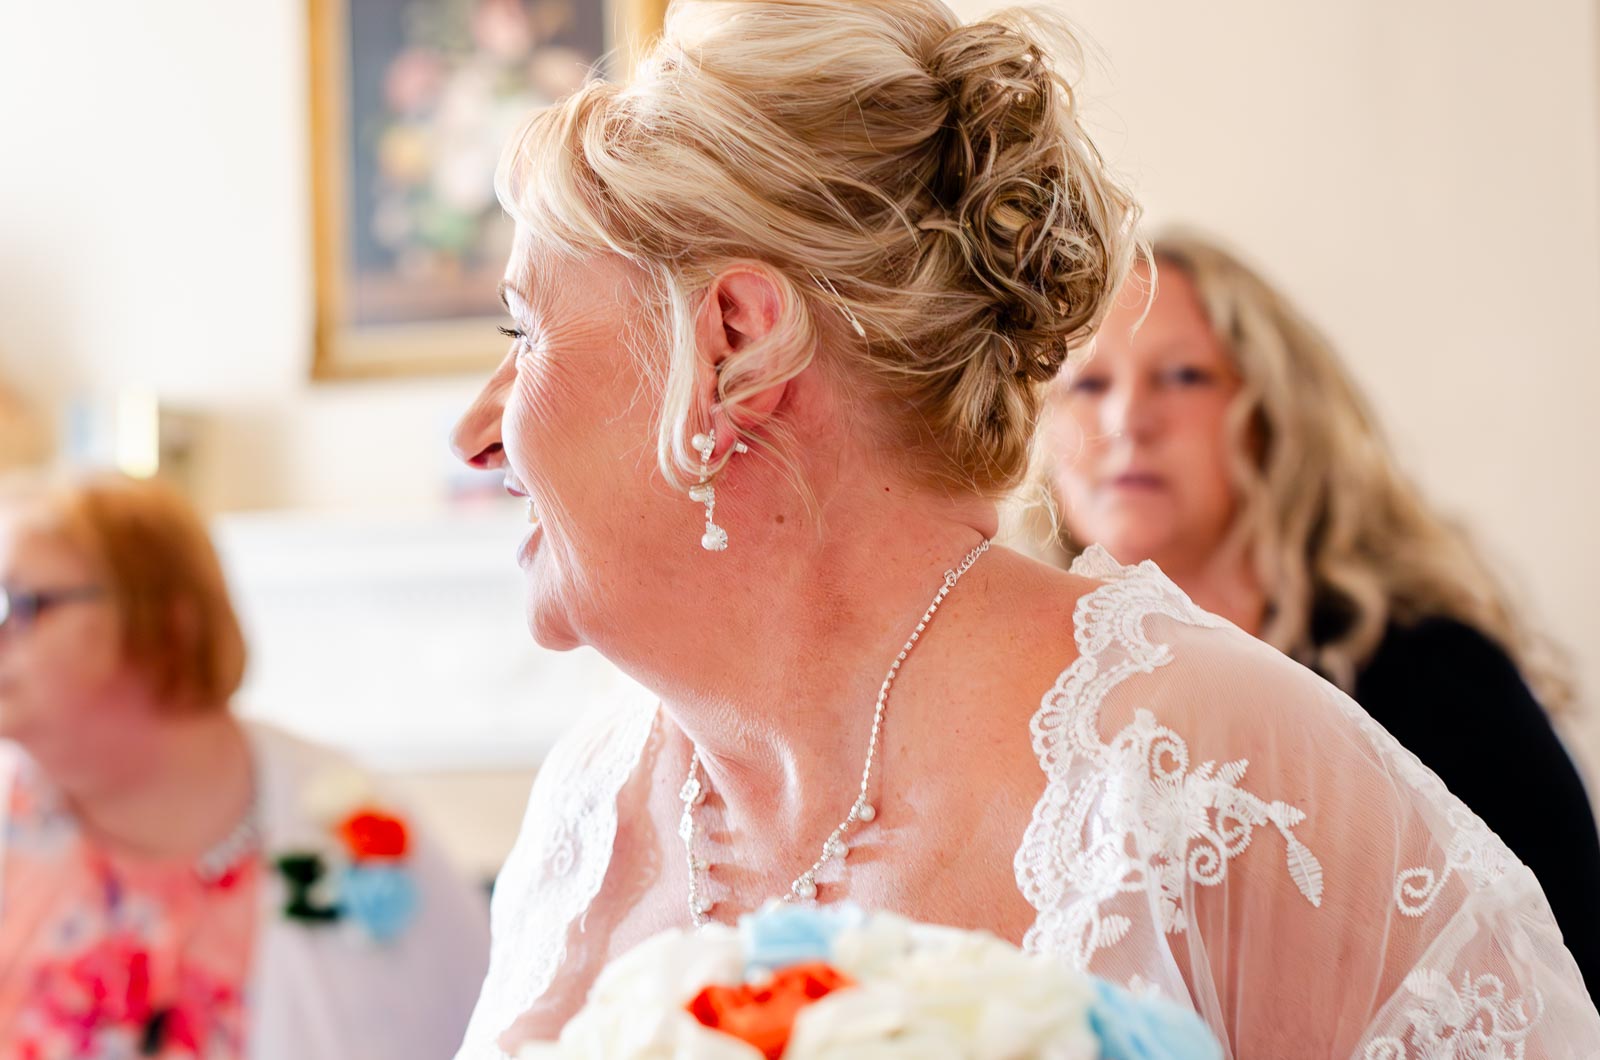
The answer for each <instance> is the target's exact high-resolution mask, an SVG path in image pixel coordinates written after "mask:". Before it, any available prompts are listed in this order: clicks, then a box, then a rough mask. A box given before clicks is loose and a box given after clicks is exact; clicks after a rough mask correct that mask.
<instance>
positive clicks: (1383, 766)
mask: <svg viewBox="0 0 1600 1060" xmlns="http://www.w3.org/2000/svg"><path fill="white" fill-rule="evenodd" d="M1075 569H1076V571H1077V572H1078V573H1080V574H1084V575H1086V576H1089V577H1094V578H1098V579H1102V580H1103V582H1104V584H1102V585H1101V586H1100V587H1099V588H1097V589H1096V590H1094V591H1092V592H1091V593H1089V594H1087V595H1086V596H1084V597H1083V598H1082V600H1080V602H1079V604H1078V608H1077V613H1076V616H1075V617H1076V621H1075V638H1076V641H1077V648H1078V651H1079V657H1078V659H1077V660H1076V661H1075V662H1074V663H1073V665H1072V666H1071V667H1070V668H1069V669H1068V670H1067V671H1066V672H1065V673H1063V674H1062V675H1061V676H1060V678H1059V679H1058V680H1057V681H1056V683H1055V686H1054V687H1053V688H1052V689H1051V690H1050V691H1049V692H1048V693H1047V694H1046V695H1045V697H1044V699H1043V702H1042V704H1041V706H1040V709H1039V711H1038V713H1037V714H1035V715H1034V718H1033V721H1032V736H1033V743H1034V748H1035V750H1036V752H1037V754H1038V757H1039V764H1040V768H1041V770H1042V789H1043V794H1042V796H1041V797H1040V799H1039V801H1038V803H1037V804H1036V805H1035V807H1034V810H1033V814H1032V817H1031V820H1030V821H1028V822H1026V829H1025V831H1024V832H1023V833H1022V834H1023V839H1022V843H1021V846H1020V847H1019V849H1018V850H1017V853H1016V861H1015V866H1016V876H1017V884H1018V887H1019V888H1020V889H1021V891H1022V894H1023V895H1024V896H1025V897H1026V898H1027V900H1028V901H1029V902H1030V903H1031V904H1032V905H1033V907H1034V908H1035V909H1036V910H1037V911H1038V916H1037V920H1036V921H1035V923H1034V925H1033V927H1032V928H1031V929H1030V930H1029V932H1028V933H1027V936H1026V939H1025V941H1024V944H1025V945H1026V946H1027V947H1029V948H1031V949H1034V950H1039V951H1043V952H1049V953H1054V954H1058V955H1059V956H1060V957H1061V958H1062V959H1063V960H1064V961H1066V962H1068V963H1070V964H1072V965H1073V966H1075V967H1079V968H1083V969H1086V970H1088V971H1091V972H1094V973H1095V974H1097V975H1101V976H1104V977H1106V978H1108V979H1111V980H1114V981H1116V982H1120V983H1125V984H1129V985H1132V986H1133V987H1134V988H1135V989H1142V990H1152V991H1160V992H1161V993H1163V994H1165V995H1167V996H1168V997H1171V998H1174V999H1178V1000H1185V1001H1187V1002H1188V1003H1190V1004H1192V1005H1193V1006H1194V1008H1195V1009H1196V1011H1198V1012H1199V1013H1200V1014H1201V1016H1202V1017H1204V1018H1205V1020H1206V1021H1207V1023H1208V1024H1210V1026H1211V1027H1212V1029H1213V1030H1214V1031H1215V1032H1216V1033H1217V1035H1218V1036H1219V1038H1221V1039H1222V1041H1223V1044H1224V1047H1225V1050H1226V1052H1227V1053H1228V1055H1230V1056H1233V1057H1283V1056H1351V1057H1359V1058H1362V1060H1399V1058H1413V1057H1414V1058H1429V1060H1432V1058H1441V1057H1507V1058H1518V1057H1561V1058H1566V1057H1600V1016H1597V1015H1596V1012H1595V1009H1594V1007H1593V1005H1592V1003H1591V1002H1590V1000H1589V998H1588V995H1587V994H1586V993H1585V991H1584V988H1583V985H1582V981H1581V978H1580V977H1579V973H1578V969H1577V966H1576V964H1575V963H1574V962H1573V960H1572V958H1571V957H1570V956H1569V955H1568V954H1567V952H1566V950H1565V948H1564V947H1563V946H1562V944H1561V939H1560V934H1559V932H1558V930H1557V928H1556V926H1555V922H1554V920H1553V918H1552V917H1551V914H1550V911H1549V907H1548V905H1547V904H1546V902H1545V900H1544V896H1543V894H1542V892H1541V891H1540V889H1539V886H1538V883H1537V881H1536V880H1535V879H1534V877H1533V875H1532V873H1531V872H1529V871H1528V870H1527V869H1526V868H1525V867H1524V866H1523V865H1521V864H1520V863H1519V862H1518V861H1517V860H1516V859H1515V858H1514V857H1513V856H1512V855H1511V853H1510V852H1509V851H1508V850H1507V849H1506V847H1505V845H1504V844H1503V843H1501V842H1500V840H1499V839H1498V838H1497V837H1496V836H1495V835H1494V834H1493V833H1492V832H1490V831H1489V830H1488V829H1487V828H1486V827H1485V826H1484V825H1483V824H1482V822H1480V821H1479V820H1478V819H1477V818H1476V817H1475V816H1473V815H1472V814H1471V813H1470V812H1469V811H1468V810H1467V809H1466V808H1465V807H1464V806H1463V805H1462V804H1461V803H1460V802H1459V801H1458V800H1456V799H1455V798H1454V797H1453V796H1451V795H1450V794H1449V792H1448V791H1446V790H1445V788H1444V787H1443V785H1442V784H1440V782H1439V781H1438V779H1437V778H1435V777H1434V776H1433V774H1431V773H1430V772H1429V771H1428V770H1427V769H1426V768H1425V767H1423V766H1422V764H1421V763H1420V762H1418V761H1417V759H1416V758H1415V756H1413V755H1411V754H1410V753H1409V752H1407V751H1405V750H1404V749H1403V748H1402V747H1400V745H1399V744H1398V743H1396V742H1395V741H1394V740H1393V738H1391V737H1390V736H1389V735H1388V734H1387V733H1386V732H1385V731H1384V730H1383V729H1382V728H1381V727H1379V726H1378V725H1377V724H1376V723H1374V722H1372V721H1371V719H1370V718H1368V717H1367V716H1366V715H1365V714H1364V713H1363V712H1362V711H1361V710H1360V708H1358V707H1357V706H1356V705H1355V704H1354V703H1353V702H1351V701H1350V700H1349V699H1348V697H1346V696H1344V695H1343V694H1342V693H1340V692H1339V691H1338V690H1336V689H1335V688H1333V687H1332V686H1331V685H1328V684H1327V683H1326V682H1324V681H1322V680H1321V679H1320V678H1318V677H1316V676H1315V675H1313V674H1311V673H1310V672H1309V671H1307V670H1305V669H1303V668H1301V667H1300V666H1298V665H1296V664H1295V663H1293V662H1291V661H1289V660H1288V659H1286V658H1284V657H1283V656H1282V655H1280V654H1279V653H1278V652H1276V651H1275V650H1274V649H1272V648H1271V647H1269V646H1267V645H1265V644H1262V643H1260V642H1259V641H1257V640H1255V639H1254V638H1253V637H1250V636H1249V635H1247V634H1245V633H1242V632H1240V631H1239V630H1237V629H1235V628H1234V627H1232V626H1230V625H1228V624H1227V623H1225V622H1223V621H1222V620H1220V619H1217V618H1215V617H1214V616H1211V615H1208V614H1206V613H1204V612H1202V611H1200V610H1198V609H1197V608H1196V607H1194V605H1193V604H1192V603H1190V601H1189V600H1188V599H1187V598H1186V597H1185V596H1184V595H1183V593H1182V592H1181V591H1180V590H1178V589H1177V587H1176V586H1174V585H1173V584H1172V583H1171V582H1170V581H1168V580H1167V579H1166V578H1165V576H1163V575H1162V574H1161V573H1160V571H1159V570H1157V569H1156V568H1155V567H1154V566H1153V565H1150V564H1143V565H1140V566H1138V567H1121V566H1118V565H1117V564H1116V563H1115V562H1114V561H1112V560H1111V559H1110V558H1109V557H1108V556H1107V555H1106V554H1105V553H1104V552H1101V551H1098V550H1090V552H1088V553H1086V554H1085V556H1084V557H1083V558H1082V559H1081V560H1080V561H1079V565H1078V566H1077V567H1076V568H1075ZM653 719H654V708H653V706H652V705H651V704H650V703H649V701H648V700H642V701H640V702H637V703H633V704H629V705H627V706H626V707H625V709H623V710H621V711H620V712H618V713H616V714H614V715H611V716H610V717H608V718H607V719H606V720H605V722H604V723H603V724H600V725H598V726H595V727H591V728H590V729H588V730H587V731H584V732H579V733H576V734H574V736H573V737H572V738H571V739H569V740H568V741H567V742H566V743H565V744H564V746H563V747H562V748H561V750H560V751H559V753H557V754H556V755H553V756H552V758H551V761H550V763H549V764H548V765H547V767H546V768H545V770H544V771H543V772H542V773H541V776H540V779H539V782H538V783H537V784H536V785H535V789H534V793H533V796H532V797H531V799H530V804H529V810H528V815H527V819H526V822H525V825H524V832H523V835H522V838H521V840H520V841H519V843H518V846H517V850H516V851H515V852H514V853H513V855H512V858H511V860H510V861H509V862H508V864H507V867H506V870H505V871H504V872H503V873H502V876H501V879H500V882H499V885H498V887H497V892H496V897H495V907H494V931H495V947H494V953H493V958H492V961H491V967H490V971H489V976H488V979H487V980H486V982H485V986H484V994H483V1000H482V1001H481V1002H480V1004H479V1009H478V1012H477V1013H476V1014H475V1015H474V1018H473V1022H472V1026H471V1028H470V1029H469V1032H468V1037H467V1042H466V1044H465V1045H464V1046H463V1049H462V1052H461V1054H460V1055H461V1057H462V1058H464V1060H479V1058H498V1057H499V1056H501V1055H502V1054H501V1052H500V1051H499V1043H497V1041H496V1036H497V1035H498V1034H499V1033H500V1031H502V1030H504V1029H505V1028H506V1027H507V1026H509V1025H510V1024H511V1023H512V1021H513V1020H514V1019H515V1018H516V1016H517V1015H518V1014H519V1013H521V1012H523V1011H525V1010H526V1009H527V1008H528V1007H530V1006H531V1005H532V1004H533V1003H534V1001H535V1000H536V999H537V998H538V997H539V996H540V994H542V993H543V992H544V991H545V990H546V989H547V988H548V987H549V985H550V983H551V981H552V980H553V978H554V976H555V974H556V970H557V968H558V967H559V966H560V963H561V961H562V958H563V954H565V953H566V952H567V947H568V945H569V944H570V943H573V942H577V941H578V936H579V933H577V932H574V931H573V930H572V928H573V925H574V924H575V923H576V922H577V921H579V920H580V919H581V917H582V915H583V912H584V910H585V909H586V908H587V906H588V904H589V902H590V901H592V899H593V897H594V895H595V893H597V891H598V890H599V887H600V884H601V882H602V880H603V878H604V876H605V870H606V866H607V865H608V863H609V860H610V856H611V845H612V841H613V839H614V837H615V835H616V826H617V795H618V793H619V792H620V791H621V789H622V786H623V784H624V782H625V781H626V779H627V777H628V775H629V774H630V773H631V772H632V770H633V769H634V768H635V767H636V765H637V762H638V759H639V754H640V750H641V749H642V747H643V745H644V743H645V741H646V739H647V738H648V736H649V732H650V729H651V725H652V723H653ZM1506 780H1507V783H1514V782H1515V763H1509V762H1508V763H1507V772H1506ZM1022 827H1023V822H1019V830H1020V829H1021V828H1022ZM569 936H572V938H570V939H569ZM579 944H581V943H579Z"/></svg>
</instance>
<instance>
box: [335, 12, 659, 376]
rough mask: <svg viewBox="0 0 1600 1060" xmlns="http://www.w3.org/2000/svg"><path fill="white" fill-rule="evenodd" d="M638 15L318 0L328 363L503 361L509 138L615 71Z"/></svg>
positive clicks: (387, 369) (409, 366)
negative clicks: (503, 157) (503, 179)
mask: <svg viewBox="0 0 1600 1060" xmlns="http://www.w3.org/2000/svg"><path fill="white" fill-rule="evenodd" d="M627 18H631V19H633V22H632V23H630V24H623V22H624V20H625V19H627ZM639 23H640V19H639V17H638V15H637V13H636V12H631V11H630V12H624V11H623V10H621V9H620V8H619V6H618V5H615V4H611V3H606V2H604V0H313V3H312V30H313V32H312V50H311V52H312V54H311V58H312V79H313V85H312V94H313V115H312V117H313V136H314V145H315V150H314V163H315V169H316V173H315V178H316V179H315V189H316V222H317V223H316V235H317V265H318V275H317V298H318V306H317V355H316V359H315V369H316V374H318V375H319V376H323V377H349V376H370V375H392V374H402V373H420V372H450V371H474V370H478V369H480V368H481V367H482V366H483V365H484V364H485V363H493V361H494V360H495V359H496V358H497V357H498V355H499V353H500V352H501V346H502V342H501V340H500V338H499V337H498V336H497V335H496V333H495V327H494V320H493V318H495V317H497V316H498V314H499V302H498V298H497V296H496V294H495V285H496V283H497V282H498V280H499V277H500V273H501V270H502V268H503V266H504V263H505V256H506V253H507V251H508V250H509V248H510V242H511V225H510V222H509V220H508V219H507V218H506V217H505V216H504V213H503V211H502V210H501V209H500V207H499V204H498V203H497V202H496V200H495V195H494V171H495V165H496V162H497V160H498V159H499V155H500V151H501V149H502V147H503V146H504V144H505V143H506V141H507V139H508V138H509V137H510V136H511V135H512V133H513V132H514V131H515V130H516V128H517V126H518V124H519V123H520V122H521V121H522V120H523V118H525V117H526V115H527V114H528V112H529V111H531V110H533V109H534V108H536V107H538V106H541V105H543V104H546V103H549V102H551V101H552V100H555V99H558V98H560V97H561V96H563V95H565V94H566V93H568V92H570V91H572V90H573V89H574V88H577V87H578V86H579V85H581V84H582V83H583V81H584V80H585V78H588V77H590V76H604V75H606V74H609V73H613V72H614V71H611V70H608V69H607V68H606V66H607V64H608V62H611V61H612V60H609V59H608V55H609V54H610V53H611V52H612V51H613V50H614V49H617V48H619V47H622V46H623V45H624V44H626V43H627V42H626V41H624V40H622V39H620V38H622V37H624V36H627V37H629V39H630V40H636V39H638V38H640V37H641V36H643V35H648V33H649V32H650V31H651V29H653V28H654V27H651V26H648V25H642V24H639Z"/></svg>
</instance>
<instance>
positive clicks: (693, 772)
mask: <svg viewBox="0 0 1600 1060" xmlns="http://www.w3.org/2000/svg"><path fill="white" fill-rule="evenodd" d="M987 551H989V539H988V538H984V539H983V541H982V543H980V544H979V545H978V547H977V548H975V549H973V550H972V551H971V552H968V553H967V555H966V558H965V559H963V560H962V561H961V563H960V565H959V566H957V567H956V568H955V569H954V570H947V571H945V572H944V583H943V584H942V585H940V586H939V591H938V593H936V594H935V595H934V598H933V603H931V604H929V605H928V609H927V610H926V611H924V612H923V613H922V617H921V618H920V619H918V620H917V628H916V629H914V630H912V631H911V636H910V637H909V638H907V640H906V643H905V646H904V647H902V648H901V649H900V654H899V655H896V656H895V659H894V662H892V663H890V664H889V672H888V674H887V675H886V676H885V677H884V679H883V687H882V688H880V689H878V704H877V706H876V707H875V708H874V709H873V712H872V735H871V737H870V738H868V740H867V760H866V763H865V764H864V765H863V766H862V767H861V788H860V791H859V793H858V794H857V795H856V799H855V801H854V802H853V803H851V804H850V812H849V813H847V814H845V816H844V820H842V821H840V822H839V825H838V827H836V828H835V829H834V830H833V832H832V833H831V834H830V835H829V836H828V838H827V839H826V840H824V841H823V844H822V853H821V854H820V855H819V856H818V857H817V859H816V860H815V861H813V862H812V863H811V867H810V868H808V869H806V870H805V871H804V872H802V873H801V874H800V875H798V876H796V877H795V879H794V882H793V883H791V884H790V885H789V890H788V892H787V893H785V894H784V895H783V901H785V902H809V901H811V900H813V899H815V898H816V896H817V873H818V872H819V871H821V869H822V866H824V865H826V864H827V863H828V862H830V861H835V860H838V861H843V860H844V858H845V856H846V855H847V854H849V852H850V847H849V846H848V844H846V843H845V836H846V835H847V834H848V833H849V832H850V831H851V829H853V828H854V827H855V826H856V825H857V824H867V823H869V822H870V821H872V820H873V819H874V818H875V817H877V815H878V812H877V810H876V809H875V808H874V807H873V805H872V803H870V802H868V801H867V795H868V792H869V790H870V788H871V784H872V766H873V763H874V762H875V761H876V760H877V757H878V737H879V735H880V734H881V733H882V731H883V715H884V708H885V707H887V706H888V704H889V690H890V689H891V688H892V687H893V686H894V679H895V676H896V675H898V674H899V672H900V666H901V664H903V663H904V662H905V661H906V656H907V655H910V654H911V649H912V648H914V647H916V645H917V640H918V639H919V638H920V637H921V636H922V634H923V632H924V631H925V630H926V629H927V628H928V623H929V622H932V621H933V616H934V613H935V612H937V611H938V610H939V605H940V604H942V603H944V598H945V597H946V596H949V595H950V590H951V589H954V588H955V587H956V582H958V581H960V580H961V576H962V575H963V574H965V573H967V571H968V570H970V569H971V568H972V565H973V564H974V563H976V562H978V557H979V556H981V555H983V554H984V553H985V552H987ZM709 781H710V777H707V778H706V779H705V780H704V781H702V780H701V778H700V749H699V748H698V747H696V748H695V749H694V751H693V753H692V754H690V756H689V775H688V776H687V777H686V778H685V779H684V782H683V788H682V789H681V790H679V792H678V798H679V799H681V800H683V816H682V817H680V818H679V819H678V835H679V837H680V838H681V839H682V840H683V851H684V856H685V857H686V858H687V860H688V863H689V918H690V919H691V920H693V921H694V924H695V926H696V927H699V926H702V925H704V924H706V923H707V922H709V920H710V913H711V910H712V908H713V907H714V906H715V905H716V903H715V902H714V901H712V899H711V897H710V896H709V895H707V894H706V893H705V891H704V890H703V889H702V888H701V885H700V883H701V879H702V877H704V876H707V875H709V874H710V872H711V863H710V862H709V861H707V860H706V859H704V858H701V857H697V856H695V852H694V841H695V839H696V838H697V837H698V836H699V834H700V828H699V825H698V823H697V822H696V821H695V819H694V811H695V807H697V806H699V805H700V804H701V803H702V802H704V801H705V798H706V792H707V791H708V790H709Z"/></svg>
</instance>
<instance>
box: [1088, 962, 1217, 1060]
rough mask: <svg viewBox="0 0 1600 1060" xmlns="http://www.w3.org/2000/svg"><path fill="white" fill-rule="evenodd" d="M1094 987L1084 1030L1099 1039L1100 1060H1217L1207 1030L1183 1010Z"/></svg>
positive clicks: (1102, 982) (1100, 984) (1099, 985)
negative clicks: (1087, 1024) (1090, 1030)
mask: <svg viewBox="0 0 1600 1060" xmlns="http://www.w3.org/2000/svg"><path fill="white" fill-rule="evenodd" d="M1094 987H1095V1001H1094V1004H1093V1005H1091V1006H1090V1009H1089V1026H1090V1027H1092V1028H1093V1029H1094V1033H1095V1036H1096V1037H1098V1038H1099V1039H1100V1056H1101V1058H1102V1060H1221V1057H1222V1047H1221V1046H1220V1045H1218V1044H1217V1040H1216V1039H1215V1038H1213V1037H1212V1036H1211V1030H1210V1028H1208V1027H1207V1026H1206V1025H1205V1021H1204V1020H1202V1019H1201V1018H1200V1017H1199V1016H1197V1015H1195V1014H1194V1013H1193V1012H1190V1011H1189V1010H1188V1009H1186V1008H1182V1007H1181V1006H1178V1005H1174V1004H1173V1003H1172V1002H1170V1001H1165V1000H1163V999H1161V998H1153V997H1136V996H1135V995H1133V994H1130V993H1129V992H1128V991H1126V990H1124V989H1122V988H1121V987H1119V986H1113V985H1112V984H1110V983H1108V982H1106V981H1105V980H1103V979H1096V980H1095V982H1094Z"/></svg>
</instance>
